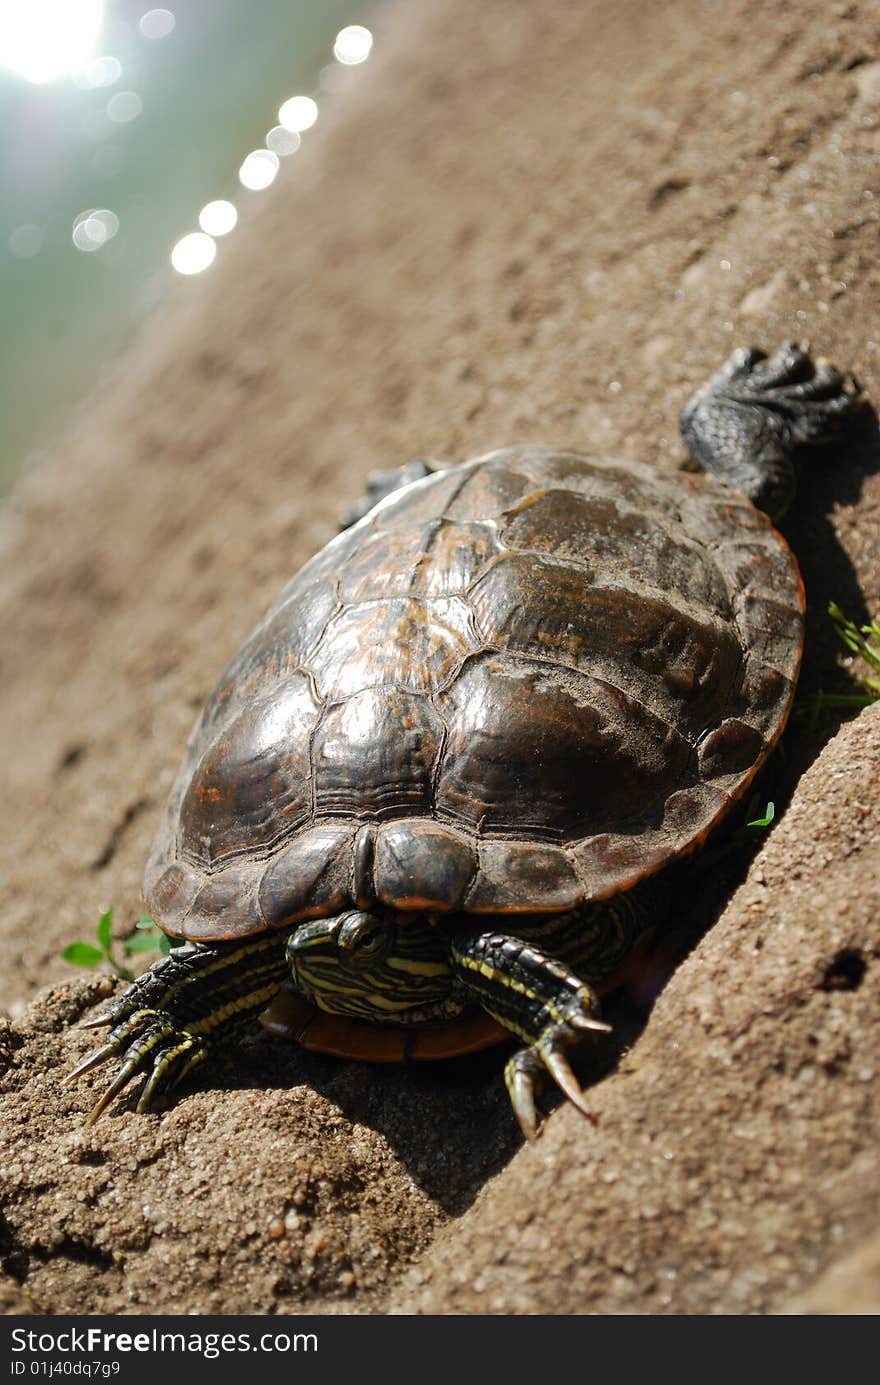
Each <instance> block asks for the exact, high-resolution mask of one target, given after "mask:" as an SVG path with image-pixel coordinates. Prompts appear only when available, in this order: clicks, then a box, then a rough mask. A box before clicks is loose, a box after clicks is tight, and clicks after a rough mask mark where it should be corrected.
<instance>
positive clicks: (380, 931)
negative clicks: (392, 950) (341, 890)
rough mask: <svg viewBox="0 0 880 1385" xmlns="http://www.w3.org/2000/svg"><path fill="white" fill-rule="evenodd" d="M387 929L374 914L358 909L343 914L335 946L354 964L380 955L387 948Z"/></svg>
mask: <svg viewBox="0 0 880 1385" xmlns="http://www.w3.org/2000/svg"><path fill="white" fill-rule="evenodd" d="M388 942H389V937H388V930H387V928H385V926H384V925H383V923H382V921H381V919H377V918H376V916H375V915H374V914H365V913H362V912H361V911H360V910H357V911H355V912H354V913H351V914H343V915H342V918H341V919H340V920H339V927H338V929H337V932H336V946H337V947H340V948H342V949H343V951H344V952H346V953H347V955H348V957H349V958H350V959H351V961H352V962H353V963H355V964H356V965H360V964H361V963H362V962H370V961H373V960H374V959H375V958H377V957H382V956H383V955H384V954H385V952H386V951H387V950H388Z"/></svg>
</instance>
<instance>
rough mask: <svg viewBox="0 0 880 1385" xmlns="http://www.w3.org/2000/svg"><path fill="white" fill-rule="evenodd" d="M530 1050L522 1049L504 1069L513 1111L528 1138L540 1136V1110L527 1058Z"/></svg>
mask: <svg viewBox="0 0 880 1385" xmlns="http://www.w3.org/2000/svg"><path fill="white" fill-rule="evenodd" d="M529 1052H530V1050H529V1049H520V1051H519V1052H518V1053H515V1054H514V1055H513V1057H512V1058H511V1059H510V1061H509V1062H508V1064H507V1066H506V1068H505V1069H504V1080H505V1082H506V1083H507V1091H508V1093H509V1095H510V1104H511V1106H512V1107H513V1113H514V1115H515V1116H516V1118H517V1120H518V1121H519V1128H520V1130H521V1131H522V1133H523V1135H524V1136H525V1137H526V1139H527V1140H536V1139H537V1138H538V1112H537V1110H536V1108H535V1082H534V1075H533V1073H532V1072H531V1071H530V1068H529V1065H528V1063H527V1061H526V1060H527V1058H528V1054H529Z"/></svg>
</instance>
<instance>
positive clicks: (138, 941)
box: [61, 909, 172, 981]
mask: <svg viewBox="0 0 880 1385" xmlns="http://www.w3.org/2000/svg"><path fill="white" fill-rule="evenodd" d="M135 930H136V931H135V932H134V933H133V934H132V935H131V937H130V938H125V939H124V940H123V943H122V950H123V952H124V953H125V955H126V956H127V957H131V956H132V955H134V954H135V953H137V952H161V953H163V954H165V955H166V956H167V954H168V953H169V952H170V951H171V947H172V942H171V939H170V938H169V937H167V936H166V935H165V934H164V933H163V932H162V930H161V929H160V928H159V927H158V925H157V924H156V923H155V921H154V920H153V919H151V918H150V916H149V914H142V915H141V917H140V918H139V919H138V921H137V923H136V924H135ZM95 937H96V938H97V939H98V946H97V947H96V946H95V944H94V943H83V942H76V943H69V944H68V946H67V947H66V948H65V949H64V951H63V952H62V954H61V956H62V957H63V958H64V960H65V962H70V963H71V964H72V965H73V966H75V967H99V966H100V965H101V963H102V962H106V963H107V965H108V966H110V967H112V969H113V971H115V972H116V975H117V976H121V977H122V980H123V981H133V980H134V972H131V971H129V969H128V967H124V966H122V965H121V963H119V962H117V960H116V958H115V957H114V956H113V910H112V909H106V910H105V911H104V913H103V914H102V915H101V917H100V918H99V919H98V927H97V928H96V930H95Z"/></svg>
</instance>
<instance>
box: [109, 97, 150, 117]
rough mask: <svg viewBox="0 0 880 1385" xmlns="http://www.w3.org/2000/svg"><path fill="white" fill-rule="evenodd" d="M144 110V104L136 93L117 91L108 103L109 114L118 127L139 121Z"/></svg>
mask: <svg viewBox="0 0 880 1385" xmlns="http://www.w3.org/2000/svg"><path fill="white" fill-rule="evenodd" d="M143 109H144V103H143V101H142V100H141V98H140V97H139V96H138V94H137V92H136V91H117V92H116V93H115V95H113V96H111V97H110V100H109V101H108V102H107V114H108V115H109V117H110V119H111V120H112V121H113V122H114V123H115V124H116V125H127V124H128V122H129V121H130V120H137V118H138V116H139V115H140V114H141V112H142V111H143Z"/></svg>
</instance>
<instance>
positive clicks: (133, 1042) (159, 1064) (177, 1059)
mask: <svg viewBox="0 0 880 1385" xmlns="http://www.w3.org/2000/svg"><path fill="white" fill-rule="evenodd" d="M123 999H125V997H123ZM101 1019H102V1021H103V1020H105V1019H106V1017H105V1016H102V1017H101ZM206 1053H207V1045H206V1044H205V1042H204V1040H203V1039H201V1038H199V1037H198V1036H197V1035H195V1034H189V1033H187V1031H186V1030H185V1029H180V1028H178V1027H177V1025H175V1023H174V1021H173V1020H172V1018H171V1016H170V1015H167V1014H164V1013H163V1012H162V1011H161V1010H152V1009H149V1008H147V1007H143V1008H139V1009H135V1010H132V1011H131V1012H130V1013H129V1014H127V1015H126V1017H125V1018H124V1019H123V1021H122V1023H121V1024H118V1025H117V1026H116V1028H115V1029H114V1030H113V1031H112V1032H111V1034H110V1036H109V1038H108V1040H107V1042H106V1043H105V1044H103V1045H102V1046H101V1047H100V1048H98V1049H96V1050H95V1051H94V1052H93V1053H90V1054H89V1055H88V1056H87V1057H86V1058H84V1059H83V1061H82V1062H81V1063H79V1064H77V1066H76V1067H75V1068H74V1069H73V1071H72V1072H69V1073H68V1074H67V1076H66V1077H65V1078H64V1079H63V1085H67V1084H69V1083H71V1082H74V1081H76V1079H77V1078H78V1077H81V1076H82V1075H83V1074H84V1073H87V1072H91V1070H92V1069H93V1068H96V1067H99V1066H100V1065H101V1064H102V1063H106V1062H108V1061H109V1060H110V1059H112V1058H116V1057H122V1058H123V1060H124V1061H123V1062H122V1065H121V1066H120V1068H119V1069H118V1071H117V1072H116V1075H115V1076H114V1078H113V1081H112V1082H111V1083H110V1085H109V1087H108V1088H107V1089H106V1091H105V1092H104V1093H103V1095H102V1096H101V1097H100V1099H99V1100H98V1102H97V1103H96V1105H95V1106H94V1107H93V1108H92V1111H91V1112H90V1114H89V1116H88V1117H87V1120H86V1124H87V1125H93V1124H94V1122H95V1121H96V1120H97V1119H98V1117H99V1116H100V1115H101V1114H102V1113H103V1112H104V1111H105V1110H106V1109H107V1107H108V1106H109V1104H110V1102H111V1101H112V1100H113V1098H114V1097H115V1096H117V1095H118V1094H119V1093H120V1092H121V1091H122V1090H123V1088H124V1087H126V1086H127V1085H128V1083H129V1082H130V1081H131V1080H132V1078H134V1077H135V1076H137V1075H138V1074H139V1073H142V1072H146V1073H147V1074H148V1075H147V1080H146V1082H145V1084H144V1087H143V1089H142V1091H141V1094H140V1096H139V1098H138V1102H137V1111H138V1113H139V1114H143V1112H145V1111H150V1110H152V1109H154V1107H155V1106H156V1105H157V1104H158V1102H159V1100H160V1099H161V1098H163V1097H165V1096H167V1095H169V1094H170V1093H171V1092H172V1091H173V1089H174V1088H175V1087H176V1086H177V1085H178V1083H180V1082H181V1081H182V1080H183V1078H184V1077H185V1076H186V1075H187V1074H188V1073H189V1072H191V1071H192V1069H193V1068H194V1067H196V1065H197V1064H199V1063H201V1062H202V1061H203V1059H204V1058H205V1056H206Z"/></svg>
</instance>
